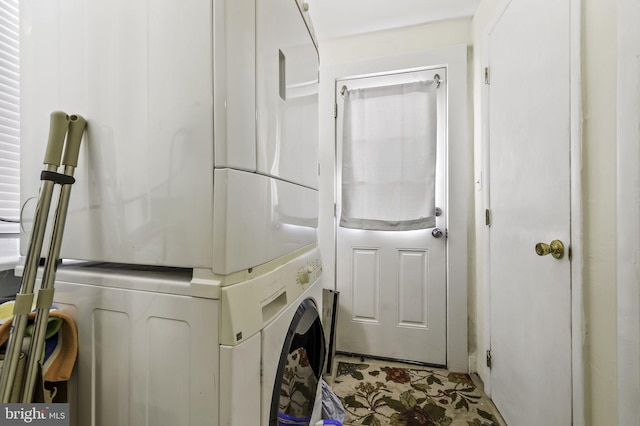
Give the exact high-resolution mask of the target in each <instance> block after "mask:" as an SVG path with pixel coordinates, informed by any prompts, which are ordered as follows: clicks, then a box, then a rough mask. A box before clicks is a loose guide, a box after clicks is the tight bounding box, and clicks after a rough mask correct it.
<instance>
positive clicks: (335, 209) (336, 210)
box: [333, 203, 338, 217]
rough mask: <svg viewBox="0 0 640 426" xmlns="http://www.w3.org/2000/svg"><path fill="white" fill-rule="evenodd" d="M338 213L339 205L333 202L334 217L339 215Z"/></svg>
mask: <svg viewBox="0 0 640 426" xmlns="http://www.w3.org/2000/svg"><path fill="white" fill-rule="evenodd" d="M337 215H338V207H337V205H336V203H333V217H337Z"/></svg>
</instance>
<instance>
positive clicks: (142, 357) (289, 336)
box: [55, 248, 325, 426]
mask: <svg viewBox="0 0 640 426" xmlns="http://www.w3.org/2000/svg"><path fill="white" fill-rule="evenodd" d="M269 268H270V270H268V271H266V272H264V273H262V274H260V275H259V276H256V277H253V278H250V279H248V280H246V281H243V282H239V283H236V284H233V285H228V286H220V285H218V284H219V283H215V282H204V281H202V280H199V279H195V278H193V276H192V274H191V271H190V270H188V269H172V270H170V271H167V270H166V268H162V269H157V268H148V267H144V268H143V267H140V268H134V269H124V268H122V267H118V266H116V265H111V264H98V263H93V264H76V265H62V266H61V267H60V268H59V270H58V281H57V282H56V295H55V304H56V305H57V306H58V307H59V308H60V309H62V310H63V311H65V312H67V313H69V314H70V315H71V316H72V317H73V318H74V319H75V320H76V323H77V326H78V339H79V354H78V360H77V365H76V368H75V370H74V374H73V376H72V379H71V381H70V386H69V402H70V411H71V421H72V424H75V425H77V426H89V425H91V426H94V425H95V426H97V425H105V426H106V425H109V426H111V425H118V426H127V425H130V426H137V425H154V426H176V425H180V426H187V425H194V426H195V425H198V426H201V425H212V426H251V425H261V426H277V425H278V421H279V420H280V421H281V420H282V419H298V421H302V420H300V419H309V422H311V421H314V422H315V420H318V418H317V416H318V414H319V410H318V409H319V405H318V404H316V402H317V400H311V399H310V398H309V397H308V396H309V395H310V394H314V395H316V398H317V395H318V394H317V391H318V382H319V381H320V380H321V373H322V372H321V370H322V365H323V363H324V357H325V342H324V335H323V331H322V325H321V322H320V312H321V311H322V306H321V303H322V286H321V283H320V277H321V273H322V265H321V261H320V257H319V254H318V250H317V248H312V249H308V250H301V251H300V252H298V253H295V254H292V255H290V256H286V257H285V258H281V259H278V260H276V261H274V262H272V263H271V264H270V265H269ZM296 380H297V382H295V381H296ZM294 384H295V385H296V390H293V391H292V390H291V389H293V385H294ZM300 386H305V387H306V390H305V391H304V392H301V391H300V389H302V388H301V387H300ZM314 407H315V413H314ZM312 416H313V417H312ZM296 424H299V423H296ZM312 424H314V423H312Z"/></svg>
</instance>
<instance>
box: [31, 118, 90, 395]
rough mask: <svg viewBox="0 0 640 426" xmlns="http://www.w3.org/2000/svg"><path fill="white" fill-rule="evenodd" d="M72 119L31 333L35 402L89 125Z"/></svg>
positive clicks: (32, 383)
mask: <svg viewBox="0 0 640 426" xmlns="http://www.w3.org/2000/svg"><path fill="white" fill-rule="evenodd" d="M69 120H70V122H69V133H68V134H67V142H66V144H65V146H64V155H63V157H62V165H63V166H64V175H65V176H67V177H69V178H70V179H68V181H67V182H63V183H61V185H62V186H61V188H60V196H59V199H58V207H57V209H56V215H55V219H54V221H53V230H52V232H51V241H50V245H49V256H47V259H46V261H45V264H44V273H43V275H42V284H41V286H40V290H39V291H38V300H37V302H36V308H37V309H36V318H35V327H34V331H33V335H32V336H31V344H30V346H29V352H28V356H27V367H26V370H25V381H24V388H23V393H22V402H23V403H31V402H33V393H34V390H35V387H36V379H37V377H38V366H39V365H41V364H42V363H43V361H44V359H43V358H44V345H45V339H46V332H47V324H48V322H49V309H51V305H52V304H53V295H54V291H55V290H54V284H55V276H56V268H57V264H58V259H59V258H60V247H61V245H62V236H63V234H64V226H65V223H66V218H67V209H68V207H69V197H70V196H71V187H72V185H73V182H74V180H73V172H74V169H75V168H76V166H77V165H78V154H79V153H80V142H81V141H82V135H83V133H84V129H85V127H86V125H87V122H86V120H85V119H84V118H82V117H81V116H79V115H72V116H70V117H69Z"/></svg>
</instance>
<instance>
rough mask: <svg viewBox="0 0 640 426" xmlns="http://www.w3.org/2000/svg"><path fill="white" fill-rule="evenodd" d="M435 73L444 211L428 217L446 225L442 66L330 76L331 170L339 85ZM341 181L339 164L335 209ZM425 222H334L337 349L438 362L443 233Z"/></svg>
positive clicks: (438, 186)
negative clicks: (382, 226) (398, 226)
mask: <svg viewBox="0 0 640 426" xmlns="http://www.w3.org/2000/svg"><path fill="white" fill-rule="evenodd" d="M435 74H438V75H439V77H440V78H441V79H442V80H443V82H442V83H441V86H439V87H438V89H437V91H436V94H437V120H436V126H437V138H436V140H437V142H436V144H437V149H436V161H435V164H436V169H435V176H436V177H435V204H436V206H438V207H440V208H441V209H443V213H444V214H441V215H439V216H436V215H435V211H434V212H433V213H431V214H432V215H434V219H429V220H434V221H435V225H436V226H437V227H439V228H441V229H442V230H446V208H445V207H446V197H445V186H446V182H445V177H444V176H445V167H444V165H445V164H446V163H445V159H446V156H445V141H446V135H445V133H444V132H445V131H444V128H445V123H446V114H445V111H446V89H445V83H444V80H446V69H443V68H440V69H430V70H422V71H416V72H408V73H397V74H391V75H385V76H376V77H365V78H358V79H346V80H340V81H338V82H337V87H336V99H337V100H338V119H337V125H336V128H337V129H338V131H337V140H338V149H337V152H338V170H342V165H343V162H342V159H343V155H342V150H343V144H342V141H343V139H342V137H343V122H342V118H343V112H344V105H343V100H342V96H341V90H342V87H343V86H345V88H347V87H348V89H349V90H352V89H357V88H368V87H380V86H385V85H393V84H402V83H406V82H412V81H418V80H431V79H433V78H434V75H435ZM394 113H398V111H394ZM372 143H373V142H372ZM375 143H379V141H376V142H375ZM425 143H426V142H425ZM381 149H385V150H386V149H388V147H384V148H381ZM367 155H370V157H371V158H380V157H385V156H388V157H393V156H394V155H395V154H394V153H390V154H387V153H385V154H380V152H379V151H377V152H373V153H372V152H371V151H369V152H368V153H367ZM385 160H386V158H385ZM378 161H379V160H378ZM341 185H342V173H341V172H339V176H338V197H337V198H338V204H337V214H338V215H341V213H342V209H343V205H342V202H343V198H342V197H343V194H342V187H341ZM338 217H339V218H340V217H341V216H338ZM338 222H340V221H338ZM345 222H346V221H343V223H345ZM374 222H375V221H374ZM376 226H377V224H374V227H376ZM432 230H433V228H424V229H410V230H401V231H395V230H394V231H391V230H370V229H354V228H348V227H343V226H338V228H337V250H336V253H337V259H336V273H337V280H336V281H337V284H336V285H337V290H338V291H340V293H341V294H340V307H339V309H340V313H339V314H338V333H337V350H338V351H342V352H351V353H359V354H367V355H372V356H379V357H387V358H395V359H404V360H412V361H419V362H427V363H432V364H440V365H444V364H446V360H447V358H446V269H445V264H446V256H445V250H446V237H442V238H439V239H438V238H434V237H433V236H432V234H431V232H432Z"/></svg>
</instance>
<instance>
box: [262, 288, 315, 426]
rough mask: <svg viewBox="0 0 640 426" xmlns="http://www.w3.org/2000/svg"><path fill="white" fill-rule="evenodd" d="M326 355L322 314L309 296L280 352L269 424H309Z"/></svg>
mask: <svg viewBox="0 0 640 426" xmlns="http://www.w3.org/2000/svg"><path fill="white" fill-rule="evenodd" d="M324 357H325V340H324V332H323V329H322V323H321V321H320V314H319V312H318V309H317V307H316V304H315V303H314V301H313V300H311V299H306V300H304V301H302V303H300V305H299V306H298V309H297V311H296V313H295V315H294V317H293V320H292V321H291V325H290V326H289V330H288V331H287V336H286V338H285V341H284V346H283V348H282V352H281V354H280V361H279V363H278V371H277V375H276V380H275V383H274V387H273V393H272V396H271V413H270V415H269V426H285V425H305V426H306V425H308V424H309V421H310V419H311V414H312V412H313V407H314V404H315V402H316V391H317V388H318V384H319V383H320V380H321V376H322V367H323V365H324Z"/></svg>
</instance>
